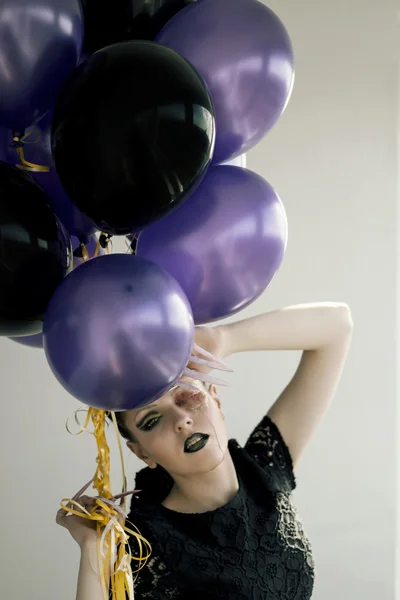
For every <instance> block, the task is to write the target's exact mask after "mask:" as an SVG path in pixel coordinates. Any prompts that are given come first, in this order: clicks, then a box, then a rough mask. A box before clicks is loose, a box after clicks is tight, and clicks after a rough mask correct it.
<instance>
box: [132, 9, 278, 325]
mask: <svg viewBox="0 0 400 600" xmlns="http://www.w3.org/2000/svg"><path fill="white" fill-rule="evenodd" d="M205 1H207V0H205ZM216 1H217V0H216ZM286 242H287V220H286V213H285V209H284V207H283V204H282V202H281V200H280V199H279V197H278V196H277V194H276V192H275V191H274V189H273V188H272V187H271V186H270V184H269V183H267V181H265V180H264V179H263V178H262V177H260V176H259V175H257V174H256V173H253V172H251V171H248V170H246V169H241V168H239V167H232V166H225V165H220V166H215V167H211V168H210V169H209V171H208V173H207V175H206V177H205V178H204V180H203V182H202V184H201V186H199V188H198V189H197V190H196V192H195V193H194V194H193V195H192V196H191V197H190V198H189V200H188V201H187V202H186V203H185V204H184V205H183V206H181V207H180V208H179V209H178V210H176V211H175V212H173V213H172V214H170V215H168V216H167V217H164V218H163V219H162V220H161V221H159V222H158V223H154V224H153V225H150V226H149V227H147V228H146V229H144V230H143V231H142V233H141V235H140V237H139V242H138V245H137V255H138V256H140V257H142V258H146V259H148V260H151V261H154V262H155V263H157V264H158V265H159V266H160V267H162V268H164V269H165V270H166V271H168V272H169V273H170V274H171V275H172V276H173V277H175V278H176V280H177V281H179V283H180V284H181V286H182V288H183V290H184V291H185V293H186V295H187V297H188V298H189V302H190V304H191V307H192V310H193V316H194V320H195V323H196V324H197V325H199V324H204V323H208V322H211V321H216V320H218V319H222V318H224V317H228V316H230V315H233V314H235V313H237V312H239V311H241V310H243V309H244V308H246V307H247V306H249V305H250V304H251V303H252V302H254V301H255V300H256V299H257V298H258V297H259V296H260V295H261V294H262V293H263V291H264V290H265V289H266V288H267V286H268V285H269V284H270V282H271V281H272V279H273V277H274V275H275V273H276V272H277V270H278V268H279V266H280V264H281V262H282V260H283V257H284V253H285V249H286Z"/></svg>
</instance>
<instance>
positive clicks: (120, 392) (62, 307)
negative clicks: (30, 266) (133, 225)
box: [43, 254, 194, 411]
mask: <svg viewBox="0 0 400 600" xmlns="http://www.w3.org/2000/svg"><path fill="white" fill-rule="evenodd" d="M43 334H44V335H43V339H44V350H45V353H46V357H47V360H48V361H49V365H50V367H51V369H52V371H53V373H54V375H55V376H56V378H57V379H58V381H59V382H60V383H61V385H62V386H63V387H64V388H65V389H66V390H67V391H68V392H69V393H70V394H72V395H73V396H74V397H75V398H78V400H80V401H81V402H84V403H85V404H87V405H89V406H94V407H96V408H100V409H103V410H116V411H122V410H129V409H133V408H137V407H139V406H142V405H143V404H146V403H148V402H149V401H151V400H152V399H155V398H157V397H159V396H160V395H162V394H163V393H165V392H166V391H167V390H168V389H170V387H171V386H172V385H174V384H175V382H176V381H177V380H178V379H179V377H180V376H181V374H182V372H183V370H184V369H185V367H186V364H187V362H188V359H189V357H190V354H191V350H192V346H193V340H194V324H193V315H192V312H191V309H190V305H189V302H188V300H187V298H186V296H185V294H184V293H183V291H182V289H181V287H180V286H179V284H178V283H177V282H176V281H175V280H174V279H173V278H172V277H171V275H169V274H168V273H166V272H165V271H164V270H163V269H160V267H158V266H157V265H155V264H153V263H151V262H149V261H147V260H144V259H142V258H138V257H137V256H133V255H128V254H111V255H105V256H102V257H100V258H97V259H96V260H91V261H89V262H87V263H85V264H83V265H82V266H81V267H80V268H79V269H76V270H75V271H73V273H71V274H70V275H69V276H68V277H66V278H65V279H64V281H63V282H62V284H61V285H60V287H59V288H58V289H57V290H56V292H55V294H54V296H53V297H52V299H51V302H50V304H49V307H48V309H47V312H46V316H45V319H44V328H43Z"/></svg>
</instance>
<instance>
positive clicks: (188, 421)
mask: <svg viewBox="0 0 400 600" xmlns="http://www.w3.org/2000/svg"><path fill="white" fill-rule="evenodd" d="M192 425H193V419H192V417H191V416H190V415H188V414H187V412H186V411H184V410H181V409H178V413H177V417H176V422H175V428H176V431H177V432H180V431H182V430H184V429H186V428H188V427H191V426H192Z"/></svg>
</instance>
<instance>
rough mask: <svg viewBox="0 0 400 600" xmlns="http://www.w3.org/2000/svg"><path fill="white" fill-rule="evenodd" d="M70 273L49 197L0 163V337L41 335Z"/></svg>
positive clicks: (67, 252) (65, 245) (65, 241)
mask: <svg viewBox="0 0 400 600" xmlns="http://www.w3.org/2000/svg"><path fill="white" fill-rule="evenodd" d="M71 269H72V252H71V241H70V239H69V236H68V235H67V233H66V231H65V230H64V228H63V227H62V225H61V223H60V222H59V221H58V220H57V218H56V217H55V215H54V214H53V212H52V211H51V209H50V207H49V206H48V204H47V198H46V196H45V194H44V193H43V191H42V190H41V189H40V188H39V186H38V185H37V184H36V183H35V182H34V181H33V179H32V178H31V177H30V176H29V175H28V174H27V173H24V172H23V171H20V170H19V169H17V168H15V167H10V166H9V165H7V164H6V163H4V162H0V335H6V336H26V335H33V334H36V333H39V332H40V331H41V330H42V326H43V323H42V321H43V315H44V312H45V310H46V307H47V304H48V302H49V300H50V298H51V296H52V294H53V293H54V291H55V290H56V288H57V286H58V285H59V284H60V283H61V281H62V280H63V278H64V277H65V275H66V274H67V273H68V272H69V271H70V270H71Z"/></svg>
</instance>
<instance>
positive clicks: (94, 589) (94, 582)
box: [76, 542, 110, 600]
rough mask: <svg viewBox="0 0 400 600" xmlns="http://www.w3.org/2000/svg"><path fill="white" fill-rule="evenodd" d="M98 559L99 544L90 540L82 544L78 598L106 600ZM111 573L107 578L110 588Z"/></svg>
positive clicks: (82, 599) (107, 584)
mask: <svg viewBox="0 0 400 600" xmlns="http://www.w3.org/2000/svg"><path fill="white" fill-rule="evenodd" d="M95 568H96V570H97V571H100V569H99V567H98V560H97V545H96V544H93V543H92V542H88V543H86V544H83V545H82V546H81V560H80V565H79V575H78V587H77V591H76V600H104V593H103V587H102V585H101V577H100V574H99V573H96V571H95ZM109 580H110V577H109V573H107V578H106V582H105V584H106V589H107V590H108V589H109V586H110V584H109Z"/></svg>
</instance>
